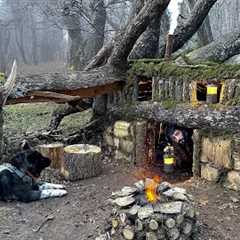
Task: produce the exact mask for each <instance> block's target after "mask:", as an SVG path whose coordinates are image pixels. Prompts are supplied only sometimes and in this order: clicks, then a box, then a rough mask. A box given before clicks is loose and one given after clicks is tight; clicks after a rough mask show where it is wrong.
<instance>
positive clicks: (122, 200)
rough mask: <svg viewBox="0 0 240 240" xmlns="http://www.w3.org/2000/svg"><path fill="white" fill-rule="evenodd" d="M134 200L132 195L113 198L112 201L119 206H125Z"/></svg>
mask: <svg viewBox="0 0 240 240" xmlns="http://www.w3.org/2000/svg"><path fill="white" fill-rule="evenodd" d="M134 202H135V199H134V197H132V196H127V197H121V198H117V199H115V200H113V203H114V204H116V205H117V206H119V207H127V206H129V205H132V204H133V203H134Z"/></svg>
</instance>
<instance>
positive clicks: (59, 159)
mask: <svg viewBox="0 0 240 240" xmlns="http://www.w3.org/2000/svg"><path fill="white" fill-rule="evenodd" d="M38 150H39V151H40V152H41V154H42V155H43V156H45V157H48V158H49V159H51V167H52V168H55V169H61V168H62V165H63V156H64V145H63V144H62V143H52V144H43V145H39V146H38Z"/></svg>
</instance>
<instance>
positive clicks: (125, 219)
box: [119, 213, 127, 226]
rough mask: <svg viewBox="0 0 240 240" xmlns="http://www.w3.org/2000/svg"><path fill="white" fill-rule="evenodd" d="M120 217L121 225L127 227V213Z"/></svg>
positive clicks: (121, 214)
mask: <svg viewBox="0 0 240 240" xmlns="http://www.w3.org/2000/svg"><path fill="white" fill-rule="evenodd" d="M119 217H120V221H121V224H122V225H124V226H125V225H126V222H127V215H126V213H120V215H119Z"/></svg>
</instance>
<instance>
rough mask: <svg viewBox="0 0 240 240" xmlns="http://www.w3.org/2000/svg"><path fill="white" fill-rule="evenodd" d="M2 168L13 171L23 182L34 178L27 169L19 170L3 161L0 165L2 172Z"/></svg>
mask: <svg viewBox="0 0 240 240" xmlns="http://www.w3.org/2000/svg"><path fill="white" fill-rule="evenodd" d="M3 170H8V171H10V172H11V173H15V174H16V175H17V176H18V177H19V178H21V179H22V180H23V181H24V182H29V181H32V179H33V180H36V177H34V176H33V175H32V174H31V173H30V172H29V171H24V170H19V169H18V168H16V167H15V166H13V165H12V164H10V163H4V164H2V165H0V172H2V171H3Z"/></svg>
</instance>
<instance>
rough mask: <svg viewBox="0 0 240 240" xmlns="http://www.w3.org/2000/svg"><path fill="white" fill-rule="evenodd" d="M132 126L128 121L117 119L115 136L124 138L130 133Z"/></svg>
mask: <svg viewBox="0 0 240 240" xmlns="http://www.w3.org/2000/svg"><path fill="white" fill-rule="evenodd" d="M130 126H131V124H130V123H129V122H126V121H117V122H115V124H114V130H113V132H114V136H116V137H119V138H123V137H128V136H129V134H130Z"/></svg>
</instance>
